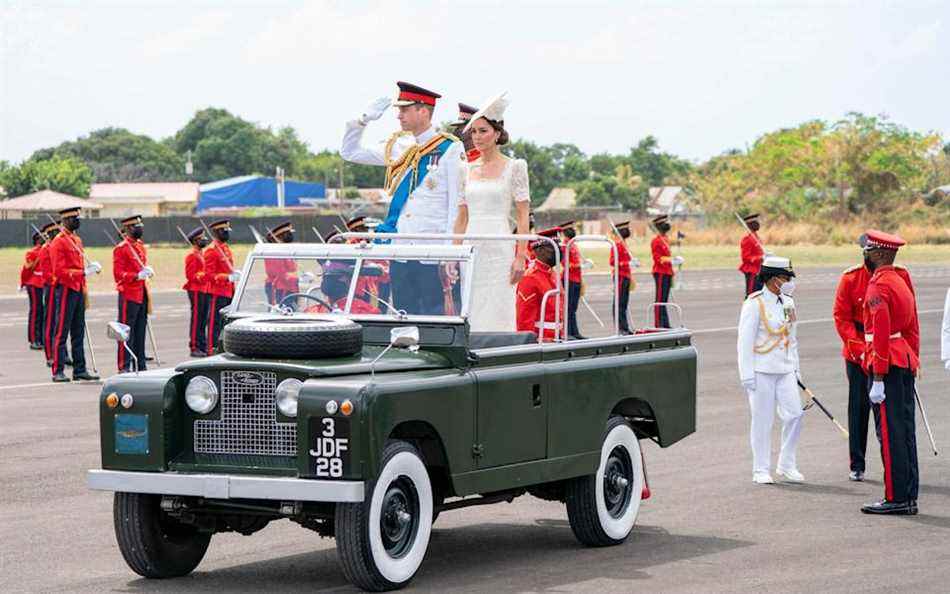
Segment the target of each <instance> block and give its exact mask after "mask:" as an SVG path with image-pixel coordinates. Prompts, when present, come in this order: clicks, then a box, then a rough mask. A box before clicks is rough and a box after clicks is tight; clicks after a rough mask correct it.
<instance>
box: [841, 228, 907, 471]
mask: <svg viewBox="0 0 950 594" xmlns="http://www.w3.org/2000/svg"><path fill="white" fill-rule="evenodd" d="M866 242H867V235H865V234H862V235H861V237H860V238H858V245H860V246H861V247H862V248H864V247H865V245H866ZM867 259H868V255H867V253H865V254H864V263H863V264H859V265H857V266H852V267H851V268H848V269H847V270H845V271H844V273H843V274H842V275H841V280H839V281H838V290H837V291H836V293H835V304H834V310H833V315H834V320H835V328H836V329H837V330H838V336H840V337H841V343H842V349H841V356H842V357H844V360H845V375H846V376H847V378H848V435H849V437H848V449H849V452H850V456H849V464H850V474H849V478H850V480H852V481H863V480H864V471H865V464H864V453H865V451H866V450H867V442H868V417H869V416H870V414H871V402H870V400H868V390H869V389H870V386H869V385H868V376H867V374H866V373H864V368H863V367H862V365H863V362H864V345H865V343H864V296H865V294H866V293H867V290H868V281H870V280H871V269H870V264H869V263H868V261H867ZM894 271H895V272H897V274H899V275H900V276H901V278H903V279H904V281H905V282H906V283H907V286H908V287H910V290H911V291H912V292H913V290H914V287H913V283H912V282H911V280H910V274H909V273H908V272H907V270H906V269H905V268H903V267H901V266H896V265H895V266H894ZM874 422H875V426H877V425H878V423H879V419H877V418H876V417H875V420H874Z"/></svg>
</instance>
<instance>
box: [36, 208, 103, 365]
mask: <svg viewBox="0 0 950 594" xmlns="http://www.w3.org/2000/svg"><path fill="white" fill-rule="evenodd" d="M59 214H60V218H61V219H62V224H61V227H62V228H61V230H60V232H59V235H57V236H56V239H54V240H53V243H52V244H51V245H50V248H49V250H50V263H51V265H52V269H53V276H54V277H55V282H56V286H55V289H54V290H53V307H54V308H55V309H56V315H55V321H56V324H55V327H54V328H53V330H52V337H53V346H52V347H51V349H52V353H53V363H52V368H53V369H52V371H53V381H54V382H68V381H69V378H68V377H66V374H65V373H64V371H65V370H64V366H65V365H66V339H67V338H70V339H71V349H70V351H71V352H72V355H73V379H74V380H96V379H99V376H98V375H95V374H93V373H89V372H88V371H87V370H86V355H85V351H84V349H83V340H84V339H85V336H86V277H87V276H90V275H93V274H98V273H99V272H101V271H102V266H101V265H100V264H99V263H98V262H90V263H89V264H86V262H85V255H84V252H83V245H82V239H80V238H79V236H78V235H76V231H77V230H78V229H79V225H80V222H79V216H80V209H79V208H78V207H77V208H67V209H65V210H61V211H60V212H59Z"/></svg>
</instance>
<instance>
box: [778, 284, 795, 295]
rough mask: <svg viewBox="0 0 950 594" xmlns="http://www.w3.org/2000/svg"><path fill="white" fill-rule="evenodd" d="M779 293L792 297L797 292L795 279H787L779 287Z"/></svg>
mask: <svg viewBox="0 0 950 594" xmlns="http://www.w3.org/2000/svg"><path fill="white" fill-rule="evenodd" d="M778 291H779V293H781V294H782V295H785V296H787V297H791V296H792V295H793V294H794V293H795V281H793V280H787V281H785V282H784V283H782V284H781V286H779V288H778Z"/></svg>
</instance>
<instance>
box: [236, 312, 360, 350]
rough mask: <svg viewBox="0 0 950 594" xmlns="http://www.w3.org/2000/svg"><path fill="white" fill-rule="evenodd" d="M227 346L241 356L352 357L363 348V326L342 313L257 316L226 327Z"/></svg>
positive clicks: (237, 321)
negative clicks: (302, 315)
mask: <svg viewBox="0 0 950 594" xmlns="http://www.w3.org/2000/svg"><path fill="white" fill-rule="evenodd" d="M222 332H223V333H224V336H223V339H224V343H223V344H224V350H225V351H226V352H228V353H233V354H235V355H239V356H241V357H260V358H265V359H321V358H325V357H349V356H350V355H354V354H356V353H358V352H360V350H361V349H362V348H363V327H362V326H360V325H359V324H357V323H356V322H353V321H352V320H349V319H347V318H344V317H341V316H331V315H326V316H308V317H306V318H296V317H290V316H287V317H280V316H255V317H251V318H243V319H240V320H235V321H234V322H231V323H230V324H228V325H227V326H225V327H224V328H223V329H222Z"/></svg>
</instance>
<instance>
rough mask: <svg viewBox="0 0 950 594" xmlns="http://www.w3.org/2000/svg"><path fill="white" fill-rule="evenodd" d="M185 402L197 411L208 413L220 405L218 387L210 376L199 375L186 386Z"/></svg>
mask: <svg viewBox="0 0 950 594" xmlns="http://www.w3.org/2000/svg"><path fill="white" fill-rule="evenodd" d="M185 402H187V403H188V408H190V409H191V410H193V411H195V412H196V413H199V414H202V415H204V414H207V413H209V412H211V411H212V410H214V407H215V406H217V405H218V387H217V386H216V385H214V382H213V381H211V380H210V379H209V378H206V377H205V376H203V375H197V376H195V377H193V378H191V381H190V382H188V387H187V388H185Z"/></svg>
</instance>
